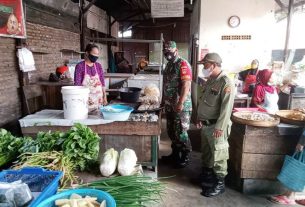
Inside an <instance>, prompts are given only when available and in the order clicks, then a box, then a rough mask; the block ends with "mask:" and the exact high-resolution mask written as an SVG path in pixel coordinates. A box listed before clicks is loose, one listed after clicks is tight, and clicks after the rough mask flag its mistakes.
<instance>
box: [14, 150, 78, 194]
mask: <svg viewBox="0 0 305 207" xmlns="http://www.w3.org/2000/svg"><path fill="white" fill-rule="evenodd" d="M13 167H14V169H21V168H23V167H42V168H45V169H48V170H54V171H62V172H63V177H62V179H61V187H62V188H64V187H68V186H71V185H73V184H75V183H77V177H76V176H75V175H74V174H73V173H74V163H73V162H71V160H70V159H69V157H67V156H65V155H64V154H63V152H61V151H60V152H57V151H51V152H37V153H24V154H22V155H20V156H19V160H18V162H17V163H16V164H15V165H14V166H13Z"/></svg>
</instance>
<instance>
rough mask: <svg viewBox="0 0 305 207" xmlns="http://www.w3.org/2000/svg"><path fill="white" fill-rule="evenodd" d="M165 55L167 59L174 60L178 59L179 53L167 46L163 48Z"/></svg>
mask: <svg viewBox="0 0 305 207" xmlns="http://www.w3.org/2000/svg"><path fill="white" fill-rule="evenodd" d="M163 54H164V57H165V59H166V60H167V61H169V62H172V61H174V60H175V59H176V56H177V53H176V51H173V50H172V49H169V48H166V49H164V50H163Z"/></svg>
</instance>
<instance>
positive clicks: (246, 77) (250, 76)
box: [238, 59, 259, 96]
mask: <svg viewBox="0 0 305 207" xmlns="http://www.w3.org/2000/svg"><path fill="white" fill-rule="evenodd" d="M258 65H259V62H258V60H257V59H255V60H252V62H251V68H250V69H248V70H244V71H241V72H239V74H238V75H239V77H238V79H239V80H241V81H243V90H242V92H243V93H247V94H249V95H250V96H252V92H253V89H254V87H255V84H256V76H257V73H258V71H259V70H258Z"/></svg>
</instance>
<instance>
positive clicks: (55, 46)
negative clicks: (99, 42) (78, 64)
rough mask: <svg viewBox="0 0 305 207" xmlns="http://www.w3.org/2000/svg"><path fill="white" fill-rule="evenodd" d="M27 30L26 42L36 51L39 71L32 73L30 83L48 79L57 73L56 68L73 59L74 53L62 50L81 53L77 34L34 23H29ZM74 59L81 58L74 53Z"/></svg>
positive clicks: (35, 55)
mask: <svg viewBox="0 0 305 207" xmlns="http://www.w3.org/2000/svg"><path fill="white" fill-rule="evenodd" d="M26 29H27V40H26V42H27V44H28V45H29V47H30V48H31V50H32V51H34V53H33V54H34V59H35V64H36V69H37V71H34V72H31V73H30V82H36V81H37V80H38V79H39V78H43V79H48V77H49V74H50V73H51V72H55V69H56V67H58V66H60V65H62V64H63V63H64V61H65V60H67V59H70V58H72V53H70V52H64V53H61V52H60V50H61V49H71V50H76V51H80V36H79V34H77V33H73V32H69V31H65V30H62V29H54V28H51V27H47V26H42V25H38V24H33V23H27V24H26ZM73 58H76V59H77V58H80V56H79V55H77V54H75V53H74V54H73Z"/></svg>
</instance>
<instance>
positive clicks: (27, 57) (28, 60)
mask: <svg viewBox="0 0 305 207" xmlns="http://www.w3.org/2000/svg"><path fill="white" fill-rule="evenodd" d="M17 56H18V60H19V67H20V70H22V71H23V72H29V71H33V70H36V68H35V61H34V57H33V53H32V52H31V51H30V50H28V49H27V48H25V47H24V48H21V49H18V52H17Z"/></svg>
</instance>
